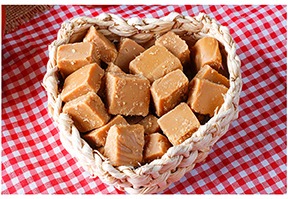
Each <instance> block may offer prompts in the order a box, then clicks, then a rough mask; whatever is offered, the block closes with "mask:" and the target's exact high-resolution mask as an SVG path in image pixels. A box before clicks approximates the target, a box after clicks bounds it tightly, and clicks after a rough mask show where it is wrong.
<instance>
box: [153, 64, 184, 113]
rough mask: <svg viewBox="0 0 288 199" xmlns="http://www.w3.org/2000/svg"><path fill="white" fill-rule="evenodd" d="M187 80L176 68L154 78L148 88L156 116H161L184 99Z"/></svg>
mask: <svg viewBox="0 0 288 199" xmlns="http://www.w3.org/2000/svg"><path fill="white" fill-rule="evenodd" d="M188 85H189V80H188V78H187V77H186V76H185V74H184V73H183V72H182V71H181V70H179V69H177V70H174V71H172V72H170V73H168V74H167V75H165V76H164V77H162V78H159V79H157V80H155V81H154V82H153V84H152V86H151V88H150V90H151V95H152V98H153V102H154V106H155V110H156V114H157V116H159V117H160V116H162V115H163V114H165V113H167V112H168V111H170V110H171V109H173V108H174V107H175V106H176V105H178V104H179V103H180V102H181V101H184V100H185V101H186V96H187V94H188Z"/></svg>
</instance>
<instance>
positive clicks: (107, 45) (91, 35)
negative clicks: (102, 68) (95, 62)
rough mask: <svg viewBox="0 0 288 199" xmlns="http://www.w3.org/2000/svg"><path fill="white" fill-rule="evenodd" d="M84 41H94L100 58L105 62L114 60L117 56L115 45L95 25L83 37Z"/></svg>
mask: <svg viewBox="0 0 288 199" xmlns="http://www.w3.org/2000/svg"><path fill="white" fill-rule="evenodd" d="M83 41H84V42H93V43H94V44H95V48H96V49H97V51H98V52H99V55H100V59H101V60H102V61H104V62H105V63H107V64H108V63H109V62H114V60H115V59H116V57H117V53H118V52H117V50H116V47H115V45H114V44H113V43H112V42H111V41H109V40H108V39H107V38H106V37H105V36H104V35H103V34H102V33H100V32H98V31H97V30H96V28H95V27H94V26H91V27H90V28H89V30H88V32H87V34H86V36H85V37H84V39H83Z"/></svg>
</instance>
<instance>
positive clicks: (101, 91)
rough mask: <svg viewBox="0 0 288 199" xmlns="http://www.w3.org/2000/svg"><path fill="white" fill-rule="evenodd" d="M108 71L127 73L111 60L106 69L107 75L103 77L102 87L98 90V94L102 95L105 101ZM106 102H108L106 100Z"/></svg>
mask: <svg viewBox="0 0 288 199" xmlns="http://www.w3.org/2000/svg"><path fill="white" fill-rule="evenodd" d="M108 72H111V73H123V74H126V73H124V72H123V71H122V70H121V68H119V67H118V66H117V65H115V64H113V63H112V62H110V63H109V64H108V65H107V68H106V70H105V75H104V77H103V78H102V79H101V86H100V89H99V91H98V93H97V94H98V95H99V96H100V97H101V99H103V101H104V102H105V100H106V76H107V75H106V74H107V73H108ZM105 103H106V102H105Z"/></svg>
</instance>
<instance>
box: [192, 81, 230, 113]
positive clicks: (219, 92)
mask: <svg viewBox="0 0 288 199" xmlns="http://www.w3.org/2000/svg"><path fill="white" fill-rule="evenodd" d="M227 90H228V88H227V87H225V86H223V85H220V84H216V83H213V82H210V81H208V80H206V79H199V78H197V77H195V78H193V80H192V81H191V88H190V93H189V97H188V100H187V104H188V105H189V106H190V107H191V109H192V110H193V111H195V112H197V113H200V114H203V115H206V114H209V116H210V117H212V116H213V115H214V111H215V110H216V108H217V107H218V108H220V107H221V105H222V104H223V103H224V97H223V95H224V94H225V93H226V92H227Z"/></svg>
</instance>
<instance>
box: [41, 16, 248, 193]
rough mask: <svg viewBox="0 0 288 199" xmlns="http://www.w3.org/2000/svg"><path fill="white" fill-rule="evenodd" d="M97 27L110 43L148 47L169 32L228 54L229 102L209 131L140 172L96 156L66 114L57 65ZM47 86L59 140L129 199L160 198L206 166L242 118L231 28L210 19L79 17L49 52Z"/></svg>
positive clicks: (202, 129) (201, 131) (202, 131)
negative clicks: (63, 52)
mask: <svg viewBox="0 0 288 199" xmlns="http://www.w3.org/2000/svg"><path fill="white" fill-rule="evenodd" d="M92 25H94V26H95V27H96V29H98V30H99V31H100V32H101V33H103V34H104V35H105V36H106V37H107V38H108V39H110V40H111V41H119V39H120V38H121V37H129V38H131V39H133V40H135V41H136V42H138V43H140V44H141V43H146V42H148V41H150V40H151V39H153V38H157V37H158V36H159V35H162V34H164V33H166V32H168V31H174V32H175V33H177V34H178V35H180V36H182V37H185V38H191V39H192V40H194V41H196V40H197V39H199V38H202V37H204V36H210V37H214V38H216V39H217V40H218V41H219V42H220V43H221V44H222V46H223V47H224V49H225V51H226V53H227V66H228V71H229V74H230V88H229V90H228V92H227V93H226V94H225V96H224V99H225V102H224V104H223V105H222V106H221V108H220V109H219V111H218V113H217V114H216V115H214V116H213V117H212V118H211V119H210V120H209V121H208V122H207V123H206V124H205V125H201V126H200V128H199V129H198V130H197V132H195V133H194V134H193V135H192V136H191V137H190V138H188V139H187V140H186V141H185V142H183V143H182V144H180V145H178V146H174V147H171V148H170V149H169V150H168V151H167V152H166V154H164V155H163V156H162V158H161V159H156V160H154V161H152V162H151V163H149V164H145V165H143V166H141V167H138V168H133V167H127V166H120V167H113V166H112V165H111V164H110V162H109V160H108V159H107V158H105V157H103V156H102V155H101V153H99V152H98V151H97V150H93V149H92V148H91V147H90V146H89V145H88V144H87V143H86V141H85V140H83V139H82V138H81V137H80V134H79V131H78V130H77V128H76V127H75V126H74V125H73V121H72V120H71V118H70V117H69V116H68V115H67V114H64V113H62V112H61V111H62V101H61V99H60V94H59V92H58V83H59V80H58V75H57V74H58V71H57V70H58V69H57V63H56V50H57V47H58V46H60V45H62V44H66V43H73V42H76V41H80V39H82V38H83V36H84V35H85V33H86V31H87V29H88V28H89V27H90V26H92ZM43 86H44V87H45V89H46V91H47V94H48V110H49V113H50V114H51V116H52V117H53V119H54V121H56V122H57V124H58V127H59V130H60V140H61V142H62V144H63V146H64V147H65V149H67V151H69V153H70V154H71V155H72V156H73V157H75V158H77V160H78V162H79V163H80V165H81V166H82V167H83V168H84V169H85V170H86V171H88V172H89V173H90V174H91V175H92V176H93V177H96V176H98V177H99V178H100V179H101V180H102V181H103V182H105V183H107V184H110V185H113V186H115V187H116V188H117V189H120V190H124V191H126V192H128V193H157V192H160V191H162V190H163V189H165V188H167V187H168V186H169V185H170V184H171V183H173V182H175V181H178V180H179V179H180V178H181V177H183V176H184V174H185V173H186V172H188V171H190V170H192V169H193V168H194V166H195V164H196V163H199V162H201V161H203V160H204V159H205V158H206V157H207V155H208V153H209V151H210V149H211V147H212V146H213V145H214V144H215V142H216V141H217V140H218V139H219V138H220V137H221V136H223V135H224V134H225V133H226V132H227V130H228V128H229V124H230V123H231V121H232V120H234V119H236V118H237V117H238V103H239V95H240V92H241V88H242V81H241V74H240V60H239V58H238V56H237V55H236V44H235V42H234V41H233V39H232V38H231V36H230V34H229V30H228V28H227V27H224V26H221V25H219V24H218V23H217V22H216V21H215V20H214V19H211V18H210V17H209V16H207V15H206V14H203V13H200V14H199V15H198V16H194V17H191V16H183V15H181V14H179V13H170V14H169V15H167V16H165V17H162V18H159V19H154V18H145V19H139V18H131V19H128V20H126V19H122V18H121V17H119V16H116V15H113V14H106V13H103V14H101V15H99V16H97V17H94V18H88V17H79V18H75V19H72V20H70V21H67V22H65V23H63V24H62V26H61V29H60V30H59V32H58V36H57V40H55V41H53V42H52V44H51V45H50V46H49V61H48V64H47V72H46V74H45V76H44V80H43Z"/></svg>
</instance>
